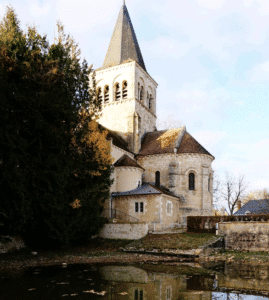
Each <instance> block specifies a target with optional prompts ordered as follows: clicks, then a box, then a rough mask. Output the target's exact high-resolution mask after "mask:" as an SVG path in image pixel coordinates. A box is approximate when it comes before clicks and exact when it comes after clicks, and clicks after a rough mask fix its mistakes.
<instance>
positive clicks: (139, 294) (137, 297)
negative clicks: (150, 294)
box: [134, 290, 144, 300]
mask: <svg viewBox="0 0 269 300" xmlns="http://www.w3.org/2000/svg"><path fill="white" fill-rule="evenodd" d="M143 299H144V294H143V290H135V294H134V300H143Z"/></svg>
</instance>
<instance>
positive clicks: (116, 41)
mask: <svg viewBox="0 0 269 300" xmlns="http://www.w3.org/2000/svg"><path fill="white" fill-rule="evenodd" d="M95 72H96V85H97V90H98V92H99V97H100V99H101V100H102V115H101V118H100V119H99V123H100V124H102V125H103V126H105V127H106V128H108V129H110V130H113V131H116V132H117V133H118V134H119V135H120V136H121V137H122V138H123V139H124V140H125V141H126V142H127V143H128V148H129V150H130V151H132V152H134V153H138V152H139V150H140V147H141V139H142V137H143V135H144V134H145V133H146V132H151V131H154V130H155V128H156V118H157V117H156V89H157V86H158V85H157V83H156V82H155V80H154V79H153V78H152V77H151V76H150V75H149V74H148V72H147V70H146V66H145V63H144V60H143V56H142V53H141V50H140V47H139V44H138V41H137V38H136V35H135V32H134V28H133V25H132V22H131V19H130V16H129V13H128V10H127V7H126V5H125V3H124V4H123V6H122V7H121V10H120V13H119V16H118V19H117V22H116V25H115V28H114V31H113V34H112V37H111V40H110V44H109V47H108V50H107V53H106V57H105V60H104V63H103V66H102V67H101V68H99V69H97V70H95Z"/></svg>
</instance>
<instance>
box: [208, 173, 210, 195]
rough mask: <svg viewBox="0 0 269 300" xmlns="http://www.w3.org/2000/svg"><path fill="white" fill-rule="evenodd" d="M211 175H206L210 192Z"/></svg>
mask: <svg viewBox="0 0 269 300" xmlns="http://www.w3.org/2000/svg"><path fill="white" fill-rule="evenodd" d="M210 177H211V175H209V176H208V191H209V192H210V184H211V178H210Z"/></svg>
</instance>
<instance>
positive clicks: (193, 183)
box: [189, 173, 195, 191]
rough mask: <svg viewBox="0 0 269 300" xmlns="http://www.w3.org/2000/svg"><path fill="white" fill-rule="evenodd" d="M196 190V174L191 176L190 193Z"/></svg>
mask: <svg viewBox="0 0 269 300" xmlns="http://www.w3.org/2000/svg"><path fill="white" fill-rule="evenodd" d="M194 190H195V175H194V173H190V174H189V191H194Z"/></svg>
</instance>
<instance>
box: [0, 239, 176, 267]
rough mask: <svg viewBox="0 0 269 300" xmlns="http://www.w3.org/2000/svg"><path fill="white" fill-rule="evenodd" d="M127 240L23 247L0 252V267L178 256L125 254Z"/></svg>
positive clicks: (137, 260) (121, 261)
mask: <svg viewBox="0 0 269 300" xmlns="http://www.w3.org/2000/svg"><path fill="white" fill-rule="evenodd" d="M129 243H130V241H126V240H104V239H100V238H96V239H93V240H92V241H91V242H90V243H87V244H85V245H82V246H77V247H72V248H67V249H58V250H54V251H44V250H42V251H41V250H40V251H38V250H35V249H30V248H27V247H26V248H22V249H20V250H19V251H15V252H11V253H2V254H0V270H3V269H11V268H14V269H19V268H27V267H35V266H47V265H60V264H77V263H88V264H89V263H90V264H97V263H136V262H161V261H162V262H163V261H165V262H166V261H171V262H173V261H179V258H178V257H173V256H168V257H166V256H157V255H148V254H139V253H126V252H123V251H122V248H123V247H124V246H125V245H127V244H129Z"/></svg>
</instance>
